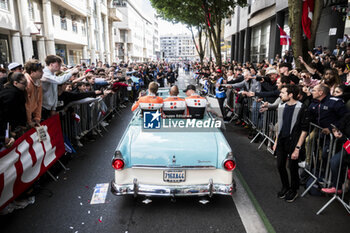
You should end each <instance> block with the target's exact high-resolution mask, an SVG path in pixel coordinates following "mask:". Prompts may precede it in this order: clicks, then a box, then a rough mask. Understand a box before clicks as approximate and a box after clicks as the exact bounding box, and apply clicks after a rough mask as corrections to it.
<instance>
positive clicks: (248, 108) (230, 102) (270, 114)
mask: <svg viewBox="0 0 350 233" xmlns="http://www.w3.org/2000/svg"><path fill="white" fill-rule="evenodd" d="M227 97H228V98H227V101H226V105H225V107H227V108H229V109H230V111H231V112H232V113H233V116H232V117H231V120H230V121H229V123H231V122H232V121H233V119H235V118H239V117H241V118H242V119H243V121H244V122H245V123H247V124H250V125H251V127H252V129H255V130H256V131H257V134H256V135H255V137H254V138H253V139H252V140H251V142H250V143H253V142H254V141H255V140H256V139H257V138H258V137H259V136H261V137H263V140H262V142H261V143H260V145H259V147H258V148H259V149H260V148H261V147H262V146H263V145H264V143H265V142H266V140H268V143H267V150H268V151H269V152H270V153H272V154H273V151H272V149H271V144H273V143H274V138H275V134H276V131H275V125H276V123H277V111H276V110H267V111H265V112H263V113H260V112H259V110H260V106H261V103H260V102H258V101H257V98H256V97H244V98H243V99H242V101H241V103H239V102H238V101H237V99H238V94H237V93H234V92H232V93H229V94H227Z"/></svg>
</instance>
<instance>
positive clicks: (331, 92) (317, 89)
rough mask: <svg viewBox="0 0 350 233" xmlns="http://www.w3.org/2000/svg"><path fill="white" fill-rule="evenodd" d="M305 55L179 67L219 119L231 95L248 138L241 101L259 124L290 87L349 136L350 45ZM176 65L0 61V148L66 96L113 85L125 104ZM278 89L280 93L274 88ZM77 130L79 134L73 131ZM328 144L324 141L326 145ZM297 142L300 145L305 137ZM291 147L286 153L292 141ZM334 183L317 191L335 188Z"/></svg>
mask: <svg viewBox="0 0 350 233" xmlns="http://www.w3.org/2000/svg"><path fill="white" fill-rule="evenodd" d="M308 56H309V57H308V59H305V60H307V61H308V62H306V61H305V60H304V59H303V58H302V57H299V58H298V60H299V62H300V64H301V66H300V67H301V68H295V65H294V61H293V56H292V55H291V53H290V52H288V53H285V54H284V56H283V57H282V58H280V56H279V55H277V56H276V57H275V59H274V60H273V61H271V62H269V61H267V60H263V61H260V62H257V63H252V62H245V63H238V62H236V61H233V62H229V63H227V62H226V63H224V64H223V65H222V66H221V67H219V66H217V65H215V63H214V62H208V63H204V64H203V65H200V64H199V63H185V64H184V66H183V67H184V70H185V72H186V73H189V71H190V70H191V69H193V70H194V73H195V77H196V79H197V81H198V84H200V85H201V86H202V87H203V88H202V93H201V94H202V95H213V96H216V98H217V99H218V101H219V106H220V109H221V112H222V115H223V116H224V118H225V120H228V119H227V118H228V117H229V113H230V112H231V109H230V106H232V102H233V101H235V102H237V103H239V104H240V106H243V107H242V108H240V109H239V112H238V116H237V117H236V118H235V120H236V121H235V124H236V125H242V126H244V127H247V128H248V129H249V130H250V134H249V138H253V137H254V136H255V135H256V134H257V131H256V128H254V127H250V126H249V125H247V122H246V121H244V118H245V116H246V115H247V112H248V111H250V110H249V109H247V108H245V107H244V106H247V102H248V100H249V99H252V98H254V99H255V101H254V102H253V105H252V106H251V108H252V109H251V112H252V113H253V114H252V119H251V120H252V122H253V124H254V125H255V126H259V125H261V124H262V116H263V113H264V112H265V111H267V110H269V109H278V108H279V107H280V106H281V105H282V104H284V102H286V101H284V99H283V98H280V97H281V96H283V95H287V96H288V95H289V94H293V93H294V90H295V88H296V90H298V93H297V96H294V94H293V96H292V97H290V98H291V99H293V98H295V101H298V102H300V103H302V104H303V108H305V109H307V119H309V120H310V122H313V123H315V124H317V125H319V126H320V127H321V128H322V129H323V130H322V132H323V134H324V135H329V134H334V136H335V137H336V138H339V139H340V140H342V141H344V140H345V138H348V137H350V135H348V133H349V124H348V121H349V119H350V116H349V112H350V101H349V100H350V45H348V46H344V44H342V45H339V46H337V48H336V49H335V50H334V51H330V50H329V49H327V48H322V47H318V48H317V49H315V50H314V51H309V53H308ZM178 70H179V65H178V64H176V63H166V62H147V63H146V62H145V63H124V62H121V63H119V64H117V63H113V64H111V65H108V64H102V62H98V63H97V64H96V65H95V64H94V63H92V64H91V65H87V64H84V63H83V64H79V65H76V66H75V67H71V66H67V65H65V64H63V61H62V59H61V58H60V57H59V56H56V55H49V56H47V57H46V59H45V64H44V65H43V64H41V62H40V61H38V60H35V59H33V60H30V61H27V62H26V63H25V64H23V65H22V64H19V63H15V62H14V63H11V64H9V65H8V67H7V69H4V68H0V148H2V149H4V148H9V147H11V146H12V145H13V143H14V141H15V140H16V139H17V138H19V137H20V136H21V135H22V134H23V133H24V132H25V131H26V130H28V129H30V128H33V127H36V126H39V125H40V122H41V121H42V120H45V119H47V118H49V117H50V116H52V115H55V114H57V113H58V112H59V111H64V110H66V107H67V106H68V105H69V103H71V102H73V101H76V100H80V99H84V98H87V97H92V98H96V97H98V96H99V97H101V98H104V97H105V96H107V95H110V94H112V93H116V92H118V93H119V94H120V96H121V97H122V98H121V101H120V105H119V106H118V107H119V108H124V107H125V105H124V104H125V103H126V102H128V101H130V102H131V103H133V102H134V101H135V100H136V99H137V97H138V95H139V91H140V90H142V89H143V88H145V87H147V86H148V84H149V83H151V82H153V81H155V82H157V83H158V85H159V87H164V86H172V85H173V84H174V83H175V82H176V81H177V77H178ZM291 86H292V87H291ZM283 88H286V89H285V90H283ZM282 90H283V93H284V94H281V91H282ZM290 90H292V91H290ZM291 92H293V93H291ZM232 93H235V96H237V98H236V99H233V98H232ZM285 98H287V97H285ZM287 99H288V98H287ZM292 102H293V101H292ZM288 127H290V125H288ZM283 132H284V131H283ZM291 132H292V131H291ZM77 136H78V138H79V136H80V135H77ZM256 141H258V140H256ZM276 143H277V140H276ZM294 146H295V145H294ZM327 146H329V145H326V146H325V147H324V148H323V150H324V151H325V152H326V151H327V150H328V148H327ZM302 147H305V143H304V142H302ZM340 148H341V147H339V148H337V152H339V151H340ZM274 149H275V148H274ZM290 150H292V151H290V153H292V152H293V150H294V148H290ZM303 153H305V149H303V148H302V149H301V150H300V156H298V157H297V158H296V159H297V160H300V159H301V158H304V157H305V156H304V155H303ZM306 157H307V156H306ZM324 159H326V158H324ZM326 162H331V163H332V167H333V168H334V169H333V170H334V171H333V172H334V173H335V168H336V167H337V165H338V166H339V163H340V161H339V156H337V157H336V158H334V159H333V158H332V161H326ZM283 172H284V171H283ZM335 185H336V184H333V186H332V187H331V188H330V189H327V190H326V189H325V190H323V191H325V192H334V191H335V190H334V186H335ZM283 188H290V187H283ZM282 196H283V195H282Z"/></svg>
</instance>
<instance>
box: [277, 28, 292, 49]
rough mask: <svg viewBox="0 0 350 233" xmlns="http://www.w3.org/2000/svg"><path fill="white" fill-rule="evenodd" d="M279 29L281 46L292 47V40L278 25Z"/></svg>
mask: <svg viewBox="0 0 350 233" xmlns="http://www.w3.org/2000/svg"><path fill="white" fill-rule="evenodd" d="M277 26H278V28H279V29H280V45H291V44H292V38H291V37H290V36H289V35H288V34H287V33H286V32H285V31H284V30H283V29H282V28H281V27H280V25H278V24H277Z"/></svg>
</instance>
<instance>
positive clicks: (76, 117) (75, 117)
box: [73, 113, 80, 123]
mask: <svg viewBox="0 0 350 233" xmlns="http://www.w3.org/2000/svg"><path fill="white" fill-rule="evenodd" d="M73 119H74V120H75V121H76V122H77V123H79V122H80V116H79V115H78V114H76V113H74V116H73Z"/></svg>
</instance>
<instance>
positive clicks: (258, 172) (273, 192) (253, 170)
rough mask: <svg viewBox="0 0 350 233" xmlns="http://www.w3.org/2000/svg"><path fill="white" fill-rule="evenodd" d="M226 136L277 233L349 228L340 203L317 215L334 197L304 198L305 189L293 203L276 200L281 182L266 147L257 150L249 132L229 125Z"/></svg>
mask: <svg viewBox="0 0 350 233" xmlns="http://www.w3.org/2000/svg"><path fill="white" fill-rule="evenodd" d="M224 134H225V135H226V138H227V141H228V142H229V144H230V145H231V148H232V152H233V154H234V156H235V157H236V161H237V169H238V171H239V173H240V174H241V175H242V179H243V180H244V181H245V182H246V183H247V185H248V187H249V189H250V190H251V191H252V194H253V195H254V197H255V199H256V200H257V202H258V205H259V206H260V207H261V209H262V211H263V215H266V217H267V219H268V221H269V222H270V223H271V225H272V227H273V228H274V230H275V231H276V232H283V233H286V232H308V233H312V232H315V233H320V232H332V233H334V232H347V231H348V230H349V229H350V217H349V215H348V213H347V212H346V210H345V209H344V208H343V207H342V206H341V205H340V204H339V203H338V202H334V203H332V204H331V205H330V206H329V207H328V208H327V209H326V210H325V211H324V212H323V213H322V214H321V215H316V212H317V211H318V210H319V209H320V208H321V207H322V206H323V205H324V204H325V203H326V202H327V201H328V200H329V199H330V198H331V196H328V197H327V196H323V197H315V196H310V195H306V196H305V197H303V198H301V197H300V195H301V193H302V192H303V191H304V188H303V187H300V189H299V197H298V198H297V199H296V201H295V202H293V203H287V202H286V201H284V200H283V199H279V198H277V192H278V191H279V190H280V189H281V181H280V178H279V174H278V171H277V168H276V159H275V158H274V156H273V155H272V154H271V153H269V152H267V151H266V146H263V147H262V149H261V150H258V149H257V148H258V145H259V144H255V143H252V144H251V143H250V140H249V139H248V130H246V129H244V128H243V127H239V126H234V125H233V124H229V125H226V131H225V132H224Z"/></svg>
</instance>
